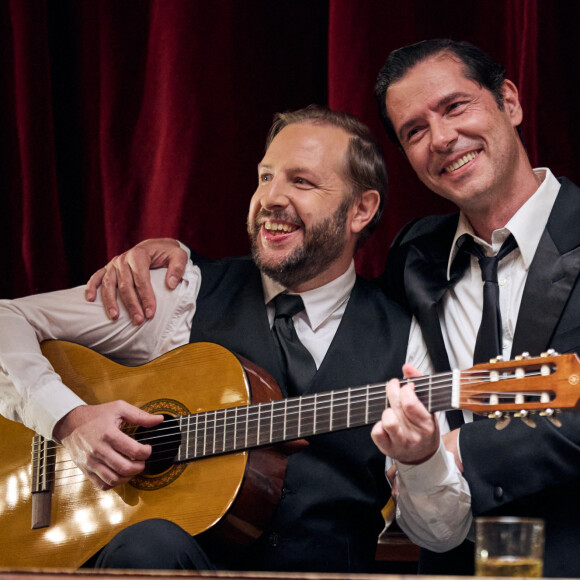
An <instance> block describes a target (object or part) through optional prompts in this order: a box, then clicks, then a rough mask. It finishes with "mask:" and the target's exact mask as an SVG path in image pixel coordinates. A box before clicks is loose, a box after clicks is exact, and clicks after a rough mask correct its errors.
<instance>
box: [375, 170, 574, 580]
mask: <svg viewBox="0 0 580 580" xmlns="http://www.w3.org/2000/svg"><path fill="white" fill-rule="evenodd" d="M560 181H561V184H562V186H561V189H560V192H559V194H558V197H557V199H556V203H555V205H554V208H553V210H552V212H551V214H550V217H549V220H548V223H547V226H546V229H545V231H544V232H543V234H542V237H541V240H540V243H539V246H538V249H537V251H536V255H535V257H534V259H533V262H532V265H531V267H530V271H529V273H528V279H527V282H526V286H525V289H524V294H523V298H522V303H521V306H520V311H519V315H518V320H517V325H516V330H515V336H514V343H513V348H512V353H513V354H514V355H515V354H518V353H521V352H524V351H527V352H529V353H530V354H532V355H538V354H539V353H541V352H543V351H545V350H547V349H548V348H554V349H555V350H556V351H558V352H560V353H566V352H577V353H580V283H579V281H578V280H579V274H580V189H579V188H578V187H576V186H575V185H574V184H572V183H571V182H570V181H568V180H567V179H561V180H560ZM457 220H458V215H457V214H454V215H450V216H434V217H431V218H425V219H423V220H419V221H417V222H414V223H412V224H410V225H409V226H407V227H406V228H405V229H404V230H403V231H402V232H401V233H400V234H399V236H398V237H397V239H396V240H395V242H394V244H393V248H392V249H391V252H390V254H389V258H388V261H387V271H386V273H385V275H384V276H383V277H382V279H381V283H382V285H383V287H384V288H385V289H386V291H387V292H388V293H389V294H390V295H391V296H393V297H395V298H396V299H397V300H398V301H399V302H401V303H402V304H404V305H405V306H407V307H408V308H410V310H411V311H412V312H413V314H414V315H415V316H416V317H417V319H418V321H419V323H420V324H421V327H422V330H423V333H424V336H425V340H426V342H427V345H428V349H429V352H430V355H431V357H432V360H433V362H434V364H435V366H436V368H437V369H438V370H446V369H448V366H449V362H448V358H447V354H446V352H445V347H444V344H443V336H442V333H441V327H440V323H439V319H438V316H437V305H438V303H439V301H440V300H441V298H442V297H443V295H444V294H445V291H446V290H447V288H448V287H449V284H450V283H451V284H453V283H454V280H453V281H451V282H448V281H447V279H446V268H447V261H448V256H449V251H450V245H451V242H452V239H453V236H454V233H455V230H456V226H457ZM579 394H580V391H579ZM536 423H537V428H536V429H531V428H529V427H527V426H526V425H524V424H523V423H522V422H521V421H519V420H517V419H512V421H511V423H510V425H509V426H508V427H507V428H506V429H504V430H503V431H498V430H497V429H495V426H494V422H493V421H478V422H475V423H470V424H468V425H464V426H462V427H461V436H460V445H461V453H462V459H463V465H464V470H465V472H464V475H465V477H466V479H467V481H468V483H469V487H470V490H471V494H472V511H473V515H474V516H475V517H477V516H480V515H491V514H505V515H525V516H536V517H542V518H544V519H545V520H546V524H547V531H546V559H545V569H544V575H546V576H580V550H578V546H579V545H580V498H579V497H578V494H577V491H578V488H579V487H580V414H579V413H577V412H571V413H565V414H563V415H562V423H563V426H562V427H561V428H556V427H555V426H554V425H553V424H552V423H550V422H549V421H548V420H547V419H545V418H541V417H538V418H537V419H536ZM471 560H472V552H471V551H470V552H468V555H467V556H466V558H465V559H464V563H463V566H467V565H468V564H470V563H471ZM458 562H459V560H458V559H456V557H455V556H453V557H451V556H450V557H446V556H445V555H443V556H437V557H432V556H431V555H429V556H428V555H425V565H426V567H422V569H421V571H422V572H425V573H429V572H435V573H453V574H461V573H469V571H470V570H469V569H468V568H465V567H458V566H460V564H459V563H458Z"/></svg>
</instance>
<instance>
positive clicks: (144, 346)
mask: <svg viewBox="0 0 580 580" xmlns="http://www.w3.org/2000/svg"><path fill="white" fill-rule="evenodd" d="M151 276H152V284H153V289H154V291H155V295H156V297H157V311H156V314H155V316H154V318H152V319H150V320H147V321H145V322H144V323H143V324H142V325H140V326H135V325H133V324H132V323H131V320H130V318H129V315H128V313H127V311H126V310H125V308H124V307H123V306H122V305H121V308H120V316H119V320H117V321H115V322H111V321H110V320H109V319H108V318H107V316H106V314H105V311H104V308H103V306H102V302H101V299H100V293H99V296H98V297H97V300H96V301H95V302H94V303H90V302H86V300H85V298H84V287H77V288H72V289H69V290H63V291H59V292H51V293H47V294H39V295H35V296H29V297H26V298H20V299H17V300H1V301H0V413H1V414H2V415H4V416H5V417H7V418H8V419H12V420H15V421H20V422H22V423H24V424H25V425H27V426H28V427H30V428H31V429H33V430H34V431H36V432H37V433H39V434H41V435H44V436H45V437H47V438H50V437H51V436H52V431H53V428H54V426H55V424H56V422H57V421H58V420H59V419H61V418H62V417H64V416H65V415H66V414H67V413H68V412H69V411H71V410H72V409H74V408H75V407H77V406H79V405H81V404H83V401H82V400H80V399H79V397H77V395H75V394H74V393H73V392H72V391H70V390H69V389H68V388H67V387H66V386H65V385H64V384H63V383H62V381H61V380H60V377H59V376H58V375H57V374H56V373H55V372H54V371H53V369H52V367H51V366H50V364H49V363H48V361H47V360H46V359H45V358H44V357H43V356H42V355H41V352H40V349H39V343H40V342H42V341H43V340H48V339H60V340H69V341H71V342H76V343H78V344H82V345H84V346H87V347H89V348H92V349H94V350H96V351H97V352H100V353H101V354H104V355H106V356H108V357H110V358H111V359H113V360H115V361H117V362H119V363H122V364H125V365H138V364H143V363H145V362H148V361H150V360H152V359H154V358H156V357H158V356H160V355H161V354H163V353H165V352H167V351H169V350H171V349H173V348H176V347H178V346H181V345H184V344H186V343H187V342H189V335H190V331H191V320H192V318H193V316H194V314H195V308H196V299H197V295H198V292H199V288H200V285H201V272H200V270H199V268H198V267H197V266H194V265H192V264H191V263H188V265H187V268H186V271H185V274H184V277H183V281H182V282H181V283H180V284H179V285H178V287H177V288H176V289H175V290H173V291H172V290H168V289H167V288H166V286H165V270H153V271H152V272H151ZM262 280H263V288H264V301H265V304H267V305H268V306H267V309H268V314H269V317H270V322H271V323H272V321H273V316H274V311H273V306H271V305H269V304H268V303H269V302H270V300H271V299H272V298H274V297H275V296H276V295H277V294H278V293H279V292H280V291H283V290H284V288H283V287H282V286H280V285H279V284H277V283H276V282H274V281H272V280H270V279H268V278H267V277H265V276H263V277H262ZM355 280H356V274H355V269H354V262H352V263H351V265H350V267H349V268H348V270H347V271H346V272H345V273H344V274H343V275H342V276H340V277H339V278H337V279H335V280H333V281H332V282H330V283H329V284H326V285H325V286H322V287H320V288H317V289H315V290H310V291H308V292H304V293H302V294H301V296H302V299H303V301H304V305H305V311H303V312H302V313H299V314H297V315H296V316H295V317H294V322H295V327H296V332H297V334H298V336H299V338H300V340H302V341H303V343H304V345H305V346H306V348H307V349H308V350H309V351H310V352H311V354H312V355H313V358H314V359H315V362H316V365H317V367H318V366H319V365H320V363H321V362H322V360H323V359H324V356H325V354H326V351H327V350H328V348H329V346H330V344H331V342H332V339H333V338H334V335H335V333H336V331H337V329H338V326H339V324H340V321H341V319H342V315H343V314H344V310H345V308H346V305H347V302H348V298H349V296H350V293H351V290H352V288H353V286H354V284H355ZM407 338H408V337H406V336H405V337H404V340H407ZM411 339H412V345H413V346H412V348H411V349H410V351H409V361H410V362H411V363H412V364H414V365H415V366H417V367H419V368H426V365H428V364H429V359H428V356H427V354H426V348H425V345H424V342H423V339H422V336H421V334H420V332H419V331H418V329H417V328H415V331H414V333H413V335H412V336H411ZM355 346H356V345H355ZM388 378H390V377H385V379H388ZM353 386H356V385H353Z"/></svg>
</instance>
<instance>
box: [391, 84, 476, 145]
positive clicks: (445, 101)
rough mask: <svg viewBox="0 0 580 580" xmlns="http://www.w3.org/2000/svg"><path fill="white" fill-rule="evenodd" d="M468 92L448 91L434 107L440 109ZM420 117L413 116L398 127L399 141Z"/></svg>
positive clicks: (466, 95)
mask: <svg viewBox="0 0 580 580" xmlns="http://www.w3.org/2000/svg"><path fill="white" fill-rule="evenodd" d="M468 96H469V94H468V93H464V92H462V91H456V92H454V93H450V94H448V95H445V96H444V97H443V98H442V99H441V100H439V101H438V102H437V104H436V105H435V109H441V108H442V107H446V106H447V105H448V104H449V103H451V102H452V101H454V100H455V99H458V98H462V97H468ZM419 119H420V117H413V118H412V119H409V120H408V121H407V122H406V123H405V124H404V125H403V126H402V127H401V128H400V129H399V132H398V137H399V140H400V141H403V135H404V134H405V133H406V132H407V130H408V129H410V128H411V127H412V126H413V125H415V124H416V123H417V122H418V121H419Z"/></svg>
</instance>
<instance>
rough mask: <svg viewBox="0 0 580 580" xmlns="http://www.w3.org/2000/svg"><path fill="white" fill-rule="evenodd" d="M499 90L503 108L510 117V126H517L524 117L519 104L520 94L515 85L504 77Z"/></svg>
mask: <svg viewBox="0 0 580 580" xmlns="http://www.w3.org/2000/svg"><path fill="white" fill-rule="evenodd" d="M501 92H502V94H503V106H504V110H505V112H506V113H507V114H508V116H509V118H510V119H511V122H512V126H514V127H517V126H518V125H520V124H521V122H522V120H523V118H524V113H523V111H522V105H521V104H520V96H519V93H518V89H517V87H516V85H514V83H512V81H510V80H509V79H506V80H505V81H504V82H503V86H502V88H501Z"/></svg>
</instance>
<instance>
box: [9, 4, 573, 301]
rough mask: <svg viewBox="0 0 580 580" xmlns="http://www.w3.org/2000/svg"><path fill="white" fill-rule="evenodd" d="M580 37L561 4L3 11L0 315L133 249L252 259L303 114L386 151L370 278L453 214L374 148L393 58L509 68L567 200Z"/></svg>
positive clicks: (533, 136) (537, 153) (530, 131)
mask: <svg viewBox="0 0 580 580" xmlns="http://www.w3.org/2000/svg"><path fill="white" fill-rule="evenodd" d="M579 24H580V3H576V2H568V1H567V0H561V1H554V0H503V1H500V0H486V1H485V2H481V1H480V0H479V1H471V0H462V1H459V0H437V1H426V0H407V1H406V2H400V1H394V0H360V1H358V2H353V1H352V0H324V1H323V0H261V1H258V0H244V1H243V2H238V1H236V0H212V2H205V1H203V0H149V1H147V0H123V1H122V2H118V1H117V0H10V1H6V0H5V2H3V3H2V4H1V5H0V26H1V29H2V34H1V36H0V55H1V58H2V64H3V66H2V69H1V70H2V72H1V73H0V78H1V79H2V80H3V83H2V87H1V90H0V99H1V101H0V104H1V107H0V111H1V112H0V117H1V119H2V127H3V130H2V132H1V133H0V149H1V156H0V159H1V161H0V164H1V165H0V167H1V170H2V178H3V188H4V194H3V203H2V212H1V213H0V236H1V238H0V239H1V241H2V242H3V243H2V266H3V267H2V276H1V278H0V280H1V282H0V297H2V298H7V297H16V296H21V295H24V294H29V293H32V292H38V291H46V290H51V289H55V288H60V287H65V286H68V285H72V284H80V283H83V282H84V281H85V280H86V279H87V278H88V276H89V275H90V274H91V273H92V272H93V271H94V270H95V269H96V268H98V267H99V266H100V265H102V264H103V263H104V262H105V261H106V260H108V259H109V258H111V257H112V256H114V255H115V254H117V253H120V252H122V251H124V250H125V249H127V248H128V247H130V246H131V245H133V244H134V243H136V242H138V241H139V240H141V239H143V238H146V237H152V236H171V237H177V238H179V239H181V240H182V241H184V242H185V243H187V244H189V245H190V246H192V247H194V248H196V249H197V250H199V251H201V252H202V253H205V254H206V255H209V256H224V255H233V254H240V253H244V252H246V251H247V249H248V245H247V241H246V234H245V216H246V211H247V206H248V202H249V199H250V196H251V194H252V193H253V191H254V189H255V186H256V175H255V174H256V164H257V162H258V161H259V160H260V158H261V156H262V153H263V143H264V138H265V135H266V132H267V129H268V127H269V125H270V122H271V119H272V115H273V114H274V113H275V112H276V111H281V110H286V109H293V108H297V107H302V106H305V105H307V104H309V103H312V102H314V103H322V104H329V105H330V106H331V107H333V108H339V109H345V110H348V111H351V112H353V113H355V114H357V115H359V116H360V117H361V119H362V120H363V121H365V122H366V123H368V124H369V125H370V126H371V127H372V128H373V129H374V130H375V132H376V133H377V134H378V135H380V137H381V139H382V141H383V143H384V146H385V154H386V159H387V167H388V169H389V177H390V192H389V200H388V202H387V209H386V212H385V219H384V221H383V224H382V226H381V228H380V229H379V230H378V231H377V233H376V234H375V235H374V236H373V237H372V238H371V240H369V242H368V243H367V245H366V246H365V248H363V250H362V251H361V252H360V255H359V256H358V257H357V268H358V270H359V272H361V273H362V274H363V275H366V276H372V275H375V274H377V273H379V272H380V270H381V268H382V264H383V262H384V258H385V256H386V252H387V250H388V245H389V243H390V241H391V240H392V237H393V236H394V234H395V233H396V231H397V230H398V229H399V228H400V227H401V226H402V225H403V224H404V223H405V222H407V221H408V220H409V219H411V218H413V217H416V216H419V215H424V214H427V213H442V212H447V211H451V210H452V209H453V208H452V207H451V206H450V205H449V204H448V203H447V202H443V201H442V200H441V199H439V198H437V197H436V196H435V195H433V194H431V193H430V192H428V191H426V190H425V188H424V187H423V186H421V185H420V184H419V183H418V181H417V179H416V178H415V177H414V175H413V173H412V171H411V169H410V168H409V167H408V165H407V163H406V161H405V160H404V159H403V157H402V156H401V155H400V153H399V152H398V151H397V150H396V148H394V147H393V146H392V145H391V144H390V143H388V142H387V140H386V138H385V137H384V135H383V130H382V128H381V127H380V124H379V121H378V117H377V113H376V105H375V103H374V100H373V97H372V89H373V84H374V80H375V77H376V74H377V72H378V70H379V68H380V67H381V65H382V63H383V61H384V59H385V57H386V55H387V54H388V52H389V51H390V50H392V49H394V48H396V47H398V46H401V45H403V44H409V43H413V42H415V41H418V40H421V39H424V38H432V37H451V38H454V39H457V40H461V39H465V40H469V41H471V42H473V43H475V44H477V45H479V46H481V47H482V48H484V49H485V50H487V51H488V52H490V53H491V54H492V55H494V56H495V57H496V58H498V59H499V60H501V61H502V62H504V64H505V65H506V68H507V70H508V75H509V76H510V78H512V80H514V81H515V82H516V84H517V85H518V87H519V89H520V93H521V98H522V102H523V105H524V113H525V120H524V126H523V131H524V136H525V139H526V144H527V147H528V151H529V153H530V156H531V157H532V161H533V163H534V164H541V165H547V166H549V167H551V168H552V169H553V171H554V172H555V173H556V174H557V175H563V174H565V175H567V176H568V177H570V178H572V179H573V180H575V181H577V182H580V170H579V169H577V168H576V163H575V159H574V156H575V155H574V154H575V150H574V147H573V135H574V133H575V131H576V128H577V127H578V126H579V119H578V116H579V114H580V113H579V112H578V107H577V102H578V100H579V97H580V81H579V75H578V73H577V67H576V64H577V62H578V59H579V57H580V45H579V43H578V42H577V41H576V40H575V38H576V31H577V28H578V25H579Z"/></svg>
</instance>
